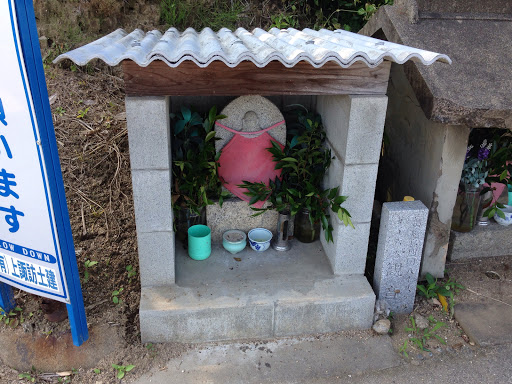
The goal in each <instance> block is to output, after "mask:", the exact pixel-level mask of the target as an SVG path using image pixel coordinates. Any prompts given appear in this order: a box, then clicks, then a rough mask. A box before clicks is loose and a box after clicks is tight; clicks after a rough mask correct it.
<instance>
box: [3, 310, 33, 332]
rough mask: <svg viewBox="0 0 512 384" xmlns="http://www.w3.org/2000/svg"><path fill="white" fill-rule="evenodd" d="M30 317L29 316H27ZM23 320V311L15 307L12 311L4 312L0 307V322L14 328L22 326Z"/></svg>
mask: <svg viewBox="0 0 512 384" xmlns="http://www.w3.org/2000/svg"><path fill="white" fill-rule="evenodd" d="M29 317H31V316H29ZM24 321H25V318H24V317H23V309H21V308H20V307H16V308H14V309H13V310H11V311H9V312H6V311H4V310H3V308H1V307H0V322H3V323H4V324H5V325H9V326H11V327H12V328H16V327H17V326H18V325H19V324H23V322H24Z"/></svg>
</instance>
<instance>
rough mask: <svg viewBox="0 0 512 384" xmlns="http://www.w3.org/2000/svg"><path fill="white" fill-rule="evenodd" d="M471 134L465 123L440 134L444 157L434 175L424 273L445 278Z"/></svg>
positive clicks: (422, 266)
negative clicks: (454, 208)
mask: <svg viewBox="0 0 512 384" xmlns="http://www.w3.org/2000/svg"><path fill="white" fill-rule="evenodd" d="M468 138H469V128H468V127H465V126H461V125H458V126H457V125H448V126H446V127H445V130H444V135H443V136H442V137H441V138H440V145H441V146H442V150H441V157H440V158H439V159H436V160H438V167H439V168H438V169H439V171H438V173H437V177H436V178H435V179H434V181H435V185H434V190H433V192H432V203H431V205H430V213H429V219H428V225H427V233H426V236H425V246H424V250H423V260H422V262H421V272H420V275H421V277H424V276H425V275H426V274H427V273H430V274H431V275H432V276H434V277H438V278H442V277H443V276H444V269H445V264H446V256H447V253H448V244H449V240H450V227H451V224H452V215H453V207H454V205H455V200H456V199H457V191H458V188H459V181H460V176H461V173H462V167H463V166H464V160H465V158H466V148H467V142H468Z"/></svg>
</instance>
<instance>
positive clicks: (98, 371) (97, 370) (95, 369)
mask: <svg viewBox="0 0 512 384" xmlns="http://www.w3.org/2000/svg"><path fill="white" fill-rule="evenodd" d="M92 371H93V372H94V373H96V374H99V373H101V371H100V369H99V368H94V369H93V370H92Z"/></svg>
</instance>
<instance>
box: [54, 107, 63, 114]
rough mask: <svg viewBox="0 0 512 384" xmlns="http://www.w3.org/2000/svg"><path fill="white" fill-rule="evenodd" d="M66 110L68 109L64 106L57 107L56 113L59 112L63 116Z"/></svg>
mask: <svg viewBox="0 0 512 384" xmlns="http://www.w3.org/2000/svg"><path fill="white" fill-rule="evenodd" d="M64 112H66V110H65V109H64V108H62V107H57V108H55V113H56V114H58V115H59V116H62V115H63V114H64Z"/></svg>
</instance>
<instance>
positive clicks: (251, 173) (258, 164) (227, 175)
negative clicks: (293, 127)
mask: <svg viewBox="0 0 512 384" xmlns="http://www.w3.org/2000/svg"><path fill="white" fill-rule="evenodd" d="M283 123H284V121H281V122H279V123H277V124H274V125H273V126H271V127H268V128H266V129H263V130H261V131H257V132H238V131H235V130H233V129H231V128H228V127H226V126H224V125H222V124H220V123H215V124H216V125H217V126H219V127H222V128H224V129H227V130H229V131H230V132H233V133H234V134H235V136H233V138H232V139H231V140H230V141H229V143H227V144H226V145H225V146H224V148H222V153H221V155H220V158H219V170H218V172H219V176H220V178H221V180H222V182H223V185H224V187H225V188H226V189H227V190H228V191H230V192H231V193H232V194H234V195H236V196H238V197H239V198H240V199H242V200H244V201H247V202H249V200H250V198H249V197H248V196H247V195H246V194H245V193H244V192H245V191H246V189H245V188H240V187H238V185H239V184H243V182H244V181H250V182H253V183H259V182H263V183H265V184H266V185H268V184H269V180H274V179H275V178H276V176H278V177H279V176H281V170H280V169H274V167H275V165H276V163H275V162H274V161H273V160H272V154H271V153H270V152H269V151H268V150H267V148H270V147H271V146H272V141H274V142H276V143H278V144H279V146H280V147H281V148H283V145H282V144H281V143H279V142H277V141H276V140H275V139H273V138H272V136H270V135H269V134H268V133H267V131H269V130H270V129H272V128H275V127H277V126H279V125H281V124H283ZM255 135H259V136H255ZM263 204H264V202H263V201H258V202H257V203H255V204H254V205H253V206H254V207H256V208H261V207H262V206H263Z"/></svg>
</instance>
